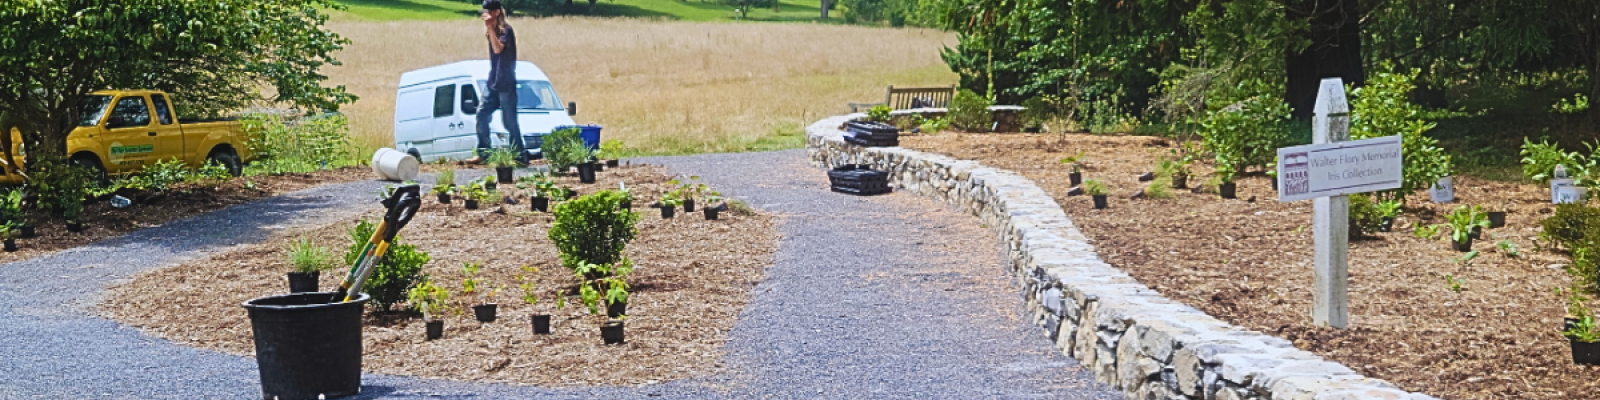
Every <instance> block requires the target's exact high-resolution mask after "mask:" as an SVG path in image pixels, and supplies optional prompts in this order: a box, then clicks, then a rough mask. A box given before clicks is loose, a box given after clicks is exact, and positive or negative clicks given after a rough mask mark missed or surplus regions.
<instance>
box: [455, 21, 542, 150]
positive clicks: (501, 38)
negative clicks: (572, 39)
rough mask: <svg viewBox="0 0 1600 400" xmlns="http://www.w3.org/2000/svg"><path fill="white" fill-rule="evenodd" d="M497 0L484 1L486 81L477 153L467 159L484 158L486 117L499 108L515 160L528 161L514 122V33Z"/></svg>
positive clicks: (487, 135) (515, 116)
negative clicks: (487, 51)
mask: <svg viewBox="0 0 1600 400" xmlns="http://www.w3.org/2000/svg"><path fill="white" fill-rule="evenodd" d="M501 8H502V7H501V5H500V0H485V1H484V2H483V26H484V28H486V29H485V33H484V38H485V39H488V41H489V81H488V82H487V84H486V85H485V86H487V87H485V88H484V89H485V91H486V92H487V95H485V96H484V99H483V107H480V108H478V155H477V156H476V157H473V158H472V159H470V160H467V162H469V163H477V162H481V161H483V157H485V156H487V155H488V154H487V151H488V150H489V149H490V148H491V147H492V145H491V143H490V142H489V118H493V116H494V112H495V110H500V122H501V123H502V124H504V125H505V127H506V134H508V135H510V136H511V138H510V140H511V150H512V151H514V152H516V153H517V161H518V162H524V163H525V162H527V160H528V155H527V151H526V150H524V149H525V148H524V147H523V145H522V129H521V127H519V126H517V35H516V34H515V33H513V32H512V31H511V25H507V24H506V14H505V10H502V9H501Z"/></svg>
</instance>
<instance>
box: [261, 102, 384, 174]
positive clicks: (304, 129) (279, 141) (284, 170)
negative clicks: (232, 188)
mask: <svg viewBox="0 0 1600 400" xmlns="http://www.w3.org/2000/svg"><path fill="white" fill-rule="evenodd" d="M240 122H241V123H242V124H243V125H244V130H245V133H247V134H248V135H249V136H250V138H249V139H248V140H246V141H245V147H246V148H248V149H249V150H250V152H251V153H252V154H254V155H255V158H256V160H255V161H253V162H251V163H250V165H248V166H246V167H245V174H247V175H280V174H289V173H308V172H314V171H316V170H319V169H325V168H339V167H347V166H352V165H359V164H360V161H361V160H360V157H359V154H360V153H359V149H357V148H356V147H355V146H354V145H351V144H350V125H349V121H348V120H347V119H345V117H344V115H340V114H328V115H321V116H316V117H308V118H302V119H299V120H296V121H285V120H284V119H283V117H281V116H279V115H276V114H253V115H250V116H247V117H245V118H244V119H243V120H242V121H240Z"/></svg>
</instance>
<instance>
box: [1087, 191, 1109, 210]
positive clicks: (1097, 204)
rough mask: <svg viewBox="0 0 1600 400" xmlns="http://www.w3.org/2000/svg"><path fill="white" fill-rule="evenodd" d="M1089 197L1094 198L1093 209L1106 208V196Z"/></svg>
mask: <svg viewBox="0 0 1600 400" xmlns="http://www.w3.org/2000/svg"><path fill="white" fill-rule="evenodd" d="M1090 197H1094V209H1096V210H1101V209H1105V208H1106V195H1103V194H1097V195H1094V196H1090Z"/></svg>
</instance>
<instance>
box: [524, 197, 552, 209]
mask: <svg viewBox="0 0 1600 400" xmlns="http://www.w3.org/2000/svg"><path fill="white" fill-rule="evenodd" d="M528 207H529V209H531V210H533V211H539V212H545V211H547V210H549V209H550V198H549V197H534V198H531V199H528Z"/></svg>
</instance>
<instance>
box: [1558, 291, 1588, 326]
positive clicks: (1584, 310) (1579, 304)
mask: <svg viewBox="0 0 1600 400" xmlns="http://www.w3.org/2000/svg"><path fill="white" fill-rule="evenodd" d="M1556 291H1557V292H1561V289H1556ZM1587 301H1589V298H1587V297H1584V296H1583V294H1582V292H1581V291H1580V290H1579V289H1578V288H1577V287H1573V288H1571V289H1567V315H1566V316H1563V317H1562V318H1561V330H1562V331H1566V330H1568V329H1572V327H1574V326H1577V325H1578V321H1579V320H1580V319H1582V318H1583V317H1585V316H1591V315H1594V313H1593V312H1590V311H1589V306H1588V305H1587V304H1585V302H1587Z"/></svg>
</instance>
